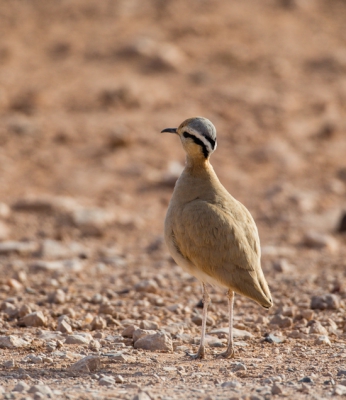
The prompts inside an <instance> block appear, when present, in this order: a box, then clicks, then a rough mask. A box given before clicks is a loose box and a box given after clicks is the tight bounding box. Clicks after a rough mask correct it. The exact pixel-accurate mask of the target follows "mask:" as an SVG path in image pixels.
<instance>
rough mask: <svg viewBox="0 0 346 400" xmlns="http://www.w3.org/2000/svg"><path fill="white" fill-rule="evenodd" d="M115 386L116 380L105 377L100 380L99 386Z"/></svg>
mask: <svg viewBox="0 0 346 400" xmlns="http://www.w3.org/2000/svg"><path fill="white" fill-rule="evenodd" d="M114 384H115V380H114V379H113V378H112V377H110V376H104V377H103V378H101V379H100V380H99V385H101V386H113V385H114Z"/></svg>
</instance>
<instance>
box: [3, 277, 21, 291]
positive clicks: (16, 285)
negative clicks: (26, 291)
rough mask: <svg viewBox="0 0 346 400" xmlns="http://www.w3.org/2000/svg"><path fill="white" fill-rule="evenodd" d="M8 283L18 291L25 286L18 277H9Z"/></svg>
mask: <svg viewBox="0 0 346 400" xmlns="http://www.w3.org/2000/svg"><path fill="white" fill-rule="evenodd" d="M6 283H7V285H8V286H9V287H10V288H12V289H14V290H16V291H18V290H21V289H22V288H23V285H22V284H21V283H20V282H18V281H17V279H13V278H11V279H8V280H7V282H6Z"/></svg>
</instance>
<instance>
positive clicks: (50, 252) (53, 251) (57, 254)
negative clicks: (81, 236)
mask: <svg viewBox="0 0 346 400" xmlns="http://www.w3.org/2000/svg"><path fill="white" fill-rule="evenodd" d="M40 253H41V257H43V258H49V259H53V260H57V259H66V258H73V257H80V256H86V254H87V251H86V249H85V247H84V246H82V245H81V244H80V243H77V242H68V243H66V244H65V243H62V242H58V241H57V240H51V239H45V240H44V241H43V242H42V245H41V250H40Z"/></svg>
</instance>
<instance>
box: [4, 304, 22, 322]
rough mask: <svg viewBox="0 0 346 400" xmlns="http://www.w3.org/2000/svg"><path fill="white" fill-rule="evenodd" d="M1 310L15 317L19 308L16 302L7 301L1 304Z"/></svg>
mask: <svg viewBox="0 0 346 400" xmlns="http://www.w3.org/2000/svg"><path fill="white" fill-rule="evenodd" d="M1 311H3V312H4V313H5V314H7V315H8V316H9V317H10V318H13V317H15V316H16V315H17V314H18V311H19V310H18V308H17V307H16V306H15V305H14V304H12V303H8V302H6V301H5V302H3V303H2V304H1Z"/></svg>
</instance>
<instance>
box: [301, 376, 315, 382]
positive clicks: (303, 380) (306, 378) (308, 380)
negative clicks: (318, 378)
mask: <svg viewBox="0 0 346 400" xmlns="http://www.w3.org/2000/svg"><path fill="white" fill-rule="evenodd" d="M298 382H299V383H314V381H313V379H312V378H310V376H304V378H302V379H300V380H299V381H298Z"/></svg>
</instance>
